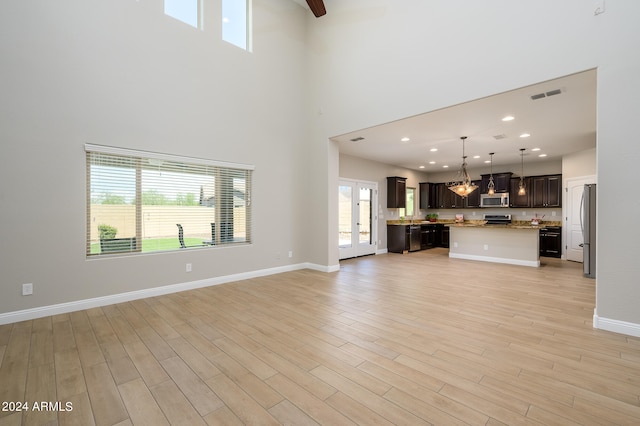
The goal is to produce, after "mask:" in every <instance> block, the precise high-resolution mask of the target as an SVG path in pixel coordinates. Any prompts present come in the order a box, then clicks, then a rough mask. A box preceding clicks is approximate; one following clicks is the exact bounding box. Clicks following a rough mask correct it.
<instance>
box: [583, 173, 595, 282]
mask: <svg viewBox="0 0 640 426" xmlns="http://www.w3.org/2000/svg"><path fill="white" fill-rule="evenodd" d="M580 207H581V210H582V212H581V215H580V219H581V222H580V225H581V226H582V239H583V244H582V260H583V263H582V266H583V268H584V276H585V277H588V278H595V277H596V184H595V183H589V184H587V185H585V186H584V192H583V193H582V203H581V205H580Z"/></svg>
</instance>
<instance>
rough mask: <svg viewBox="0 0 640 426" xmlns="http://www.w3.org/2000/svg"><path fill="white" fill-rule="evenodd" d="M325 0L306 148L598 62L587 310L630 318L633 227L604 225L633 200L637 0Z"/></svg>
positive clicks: (312, 37)
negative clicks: (629, 187) (594, 251)
mask: <svg viewBox="0 0 640 426" xmlns="http://www.w3.org/2000/svg"><path fill="white" fill-rule="evenodd" d="M326 3H327V10H329V11H330V12H329V13H328V14H327V16H326V17H324V18H322V19H318V20H314V21H311V22H310V23H309V25H310V27H309V49H310V50H309V59H310V71H311V73H312V81H313V82H314V85H313V87H312V90H311V92H310V95H311V98H310V105H311V107H312V108H315V109H321V110H322V112H323V115H322V120H321V122H312V123H311V124H312V126H313V127H314V129H316V133H315V135H316V137H317V138H315V139H314V140H313V141H312V145H311V146H310V149H311V150H312V155H313V156H321V155H322V150H321V149H320V148H319V147H320V146H322V145H323V144H326V141H327V139H328V138H330V137H331V136H334V135H339V134H344V133H348V132H350V131H355V130H357V129H362V128H367V127H371V126H375V125H378V124H380V123H387V122H390V121H393V120H396V119H401V118H404V117H408V116H413V115H417V114H421V113H425V112H429V111H433V110H435V109H438V108H443V107H447V106H451V105H456V104H459V103H461V102H465V101H471V100H475V99H479V98H482V97H485V96H489V95H492V94H496V93H501V92H505V91H507V90H511V89H515V88H520V87H523V86H527V85H530V84H535V83H538V82H541V81H546V80H549V79H553V78H557V77H561V76H565V75H569V74H572V73H575V72H580V71H584V70H587V69H593V68H597V69H598V82H597V84H598V89H597V90H598V97H597V108H598V123H597V124H598V125H597V128H598V135H597V158H598V165H597V175H598V183H599V192H600V196H599V202H598V214H599V216H598V217H599V219H598V229H599V231H598V238H599V240H598V253H599V255H598V265H597V268H598V279H597V310H598V315H599V316H600V317H603V318H608V319H613V320H619V321H623V322H625V323H630V324H640V310H638V308H637V307H638V305H639V302H640V287H638V286H637V284H636V283H637V277H638V276H640V264H639V263H638V262H637V260H636V259H635V258H636V257H637V253H638V250H637V241H640V235H639V234H640V228H637V227H631V228H630V229H628V230H625V238H620V237H619V233H618V232H616V231H615V230H614V229H612V227H613V226H617V225H614V224H617V223H619V212H620V210H619V200H620V199H625V200H629V201H628V208H627V210H628V211H629V212H636V211H639V210H640V209H639V207H640V206H639V205H638V204H640V198H638V197H635V198H634V197H628V196H627V195H626V194H625V193H624V188H623V186H622V185H620V182H624V181H635V177H636V174H637V173H636V169H637V163H638V158H640V146H638V145H637V144H633V143H632V142H631V138H630V136H629V135H633V134H634V133H635V122H636V119H635V115H636V114H637V111H638V110H640V82H639V80H638V76H639V75H640V69H639V68H640V56H638V55H637V46H638V45H640V32H639V31H638V30H637V22H636V21H637V17H638V16H640V2H637V1H633V0H608V1H607V2H606V10H605V12H604V13H602V14H599V15H595V14H594V9H595V7H596V5H595V4H594V2H585V1H583V0H566V1H562V2H557V1H553V0H541V1H536V2H508V1H499V2H490V3H487V2H477V1H474V0H458V1H456V2H442V1H435V0H426V1H425V0H404V1H401V2H398V1H391V0H351V1H349V2H342V1H338V0H326ZM328 161H336V160H333V159H331V158H329V159H328ZM325 191H327V193H329V192H331V191H335V188H328V187H327V188H325ZM630 198H631V199H630ZM329 201H330V202H334V203H335V201H333V200H332V199H331V198H329ZM331 210H337V208H336V207H333V208H330V211H331ZM316 219H317V220H321V218H320V217H317V218H316ZM616 229H617V228H616ZM315 238H317V239H320V238H323V236H322V235H318V234H316V235H315ZM324 238H325V239H326V236H324ZM334 259H337V248H336V249H334V250H332V249H331V247H330V246H329V258H328V259H326V261H328V262H329V263H331V262H334ZM322 260H323V261H324V260H325V259H322ZM639 329H640V328H639Z"/></svg>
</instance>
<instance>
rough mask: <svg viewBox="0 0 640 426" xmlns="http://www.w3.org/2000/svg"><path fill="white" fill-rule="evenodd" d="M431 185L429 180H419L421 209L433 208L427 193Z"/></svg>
mask: <svg viewBox="0 0 640 426" xmlns="http://www.w3.org/2000/svg"><path fill="white" fill-rule="evenodd" d="M432 185H433V184H432V183H429V182H420V208H421V209H422V210H426V209H431V208H433V206H432V205H431V196H430V193H429V191H430V189H431V187H432Z"/></svg>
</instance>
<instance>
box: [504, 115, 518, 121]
mask: <svg viewBox="0 0 640 426" xmlns="http://www.w3.org/2000/svg"><path fill="white" fill-rule="evenodd" d="M513 119H515V117H514V116H513V115H507V116H506V117H504V118H503V119H502V121H511V120H513Z"/></svg>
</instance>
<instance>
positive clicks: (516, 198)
mask: <svg viewBox="0 0 640 426" xmlns="http://www.w3.org/2000/svg"><path fill="white" fill-rule="evenodd" d="M510 184H511V190H510V191H509V207H531V178H528V177H526V178H524V188H525V194H524V195H518V191H519V190H520V178H519V177H517V178H511V180H510Z"/></svg>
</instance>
